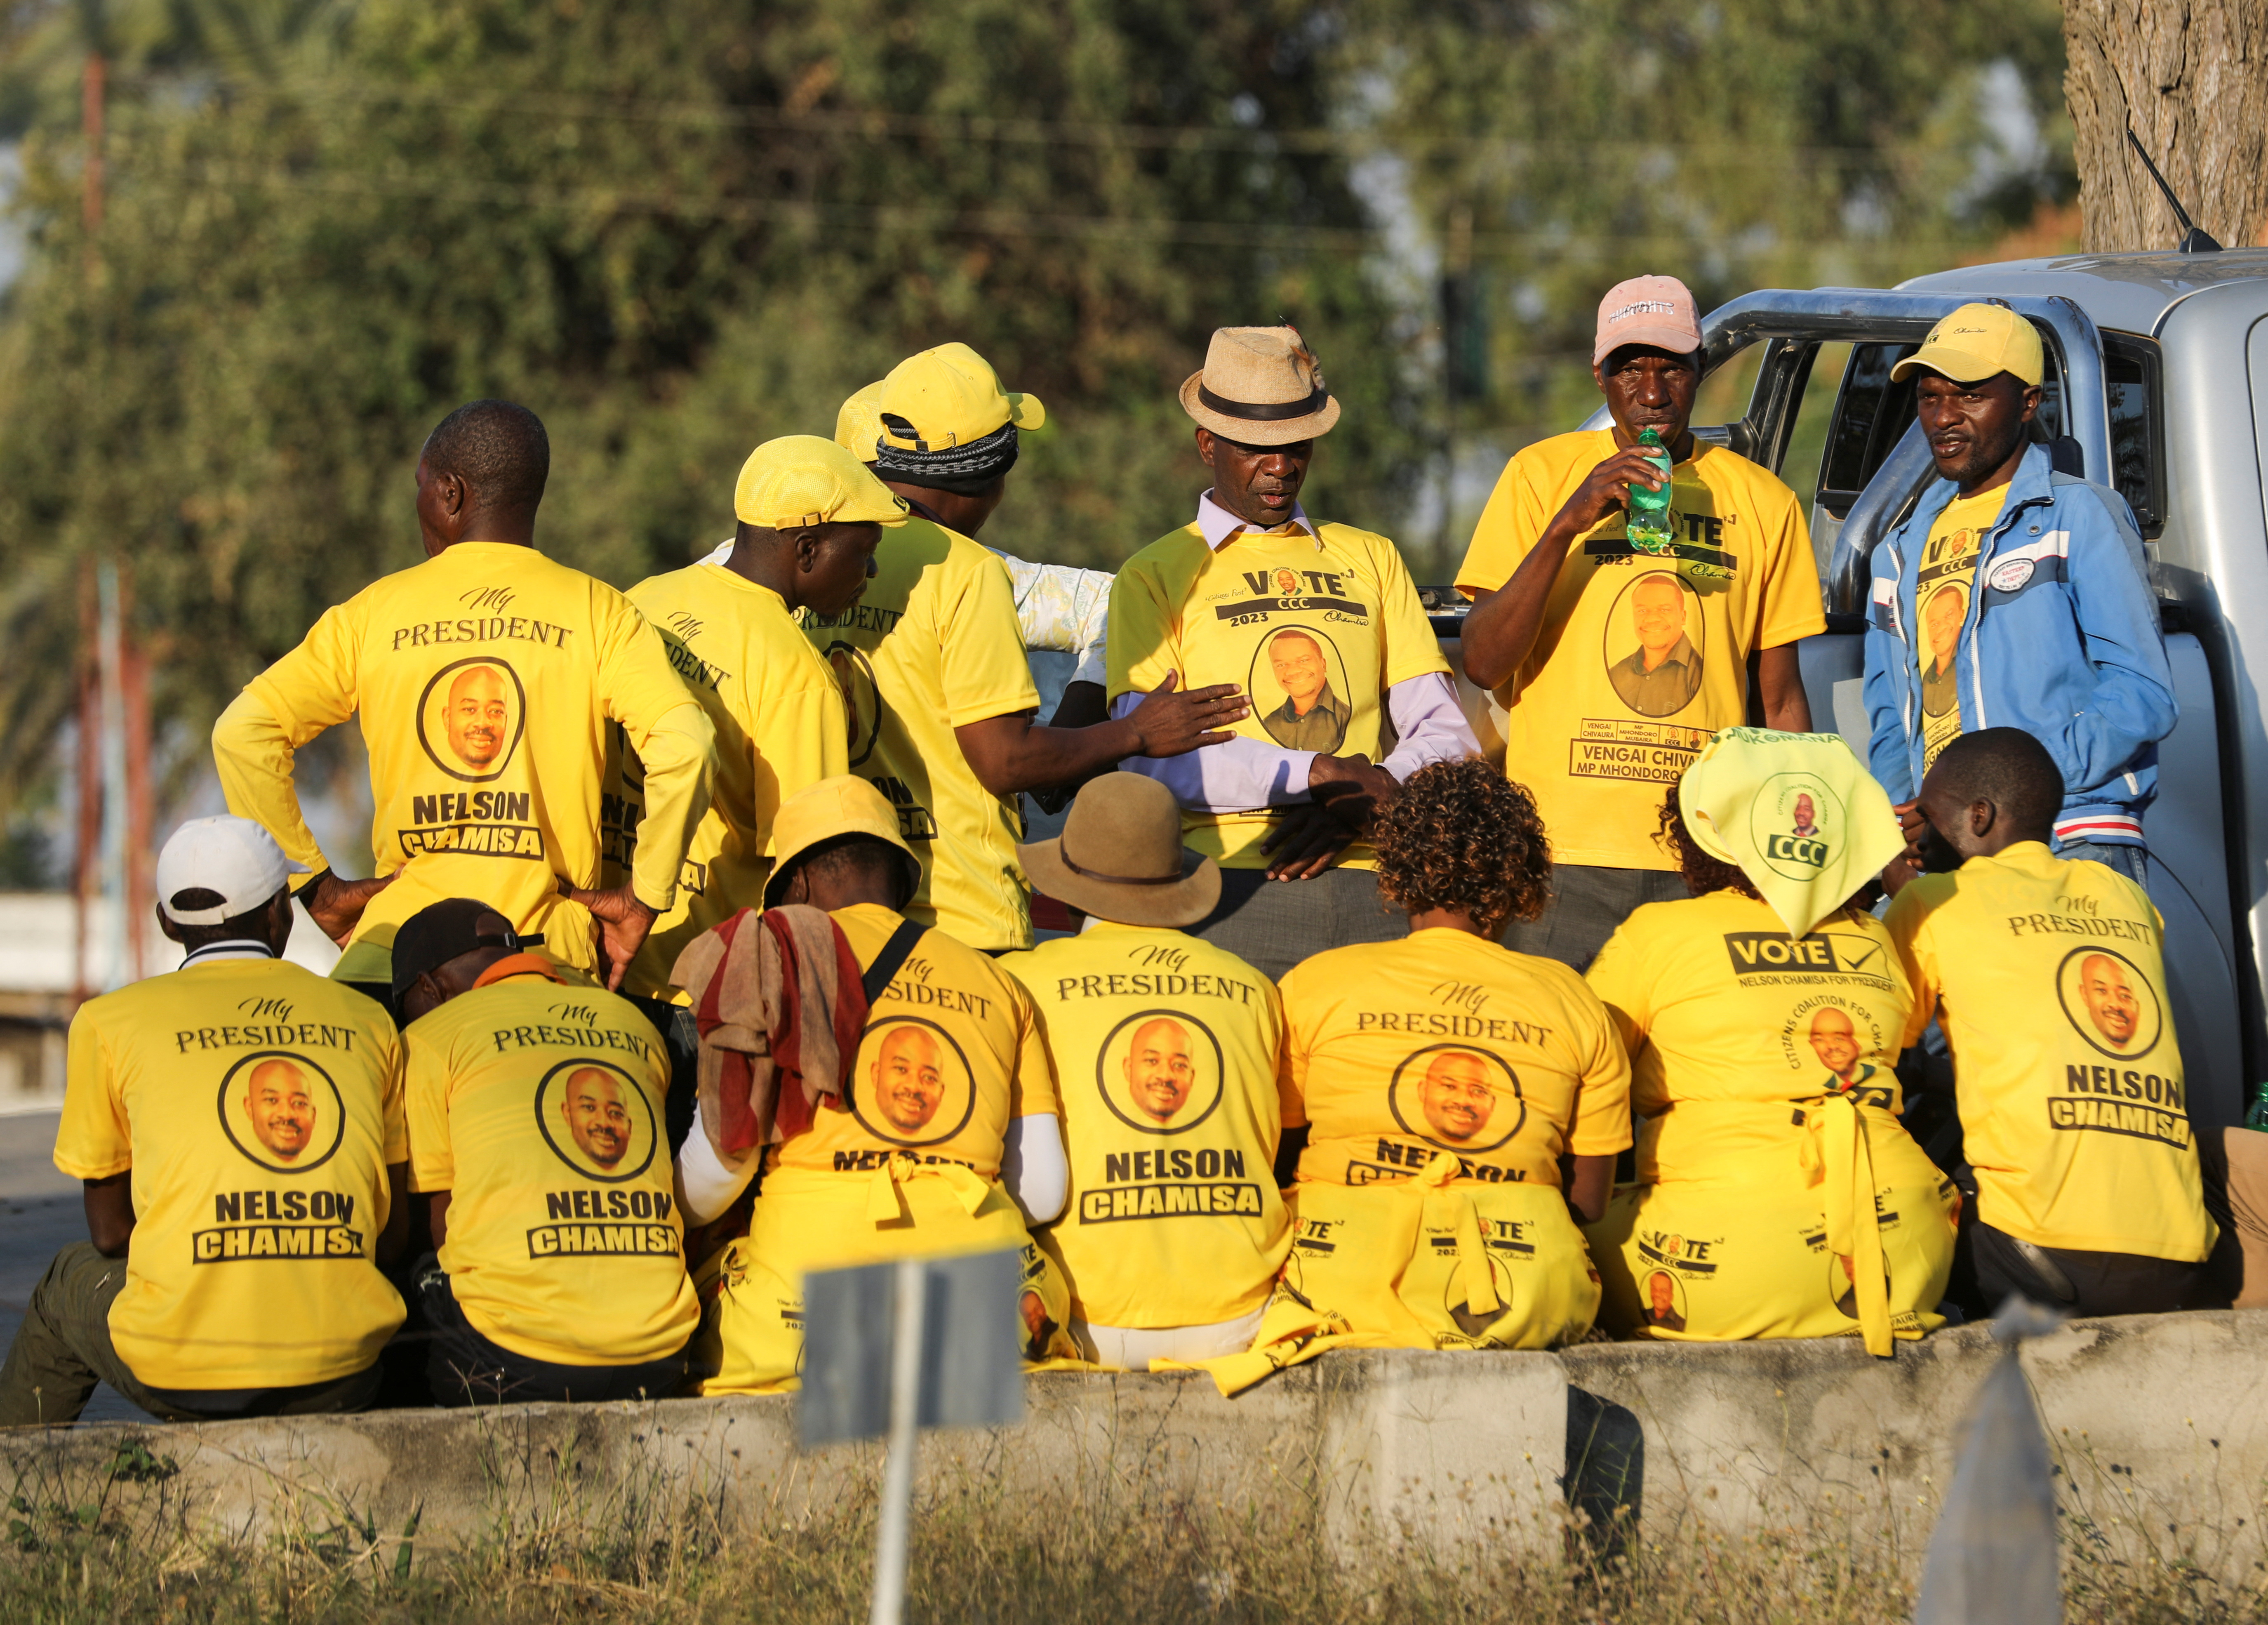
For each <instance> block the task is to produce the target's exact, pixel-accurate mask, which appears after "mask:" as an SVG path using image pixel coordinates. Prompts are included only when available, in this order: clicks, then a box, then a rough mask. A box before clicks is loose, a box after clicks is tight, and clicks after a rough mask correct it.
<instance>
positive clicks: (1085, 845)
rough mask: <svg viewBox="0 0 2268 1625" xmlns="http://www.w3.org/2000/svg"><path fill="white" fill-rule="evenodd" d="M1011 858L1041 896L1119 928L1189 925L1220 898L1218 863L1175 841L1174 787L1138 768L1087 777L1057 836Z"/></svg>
mask: <svg viewBox="0 0 2268 1625" xmlns="http://www.w3.org/2000/svg"><path fill="white" fill-rule="evenodd" d="M1016 856H1017V858H1018V860H1019V861H1021V862H1022V864H1023V866H1024V873H1025V874H1026V875H1029V876H1030V877H1031V882H1032V884H1033V885H1034V886H1035V887H1037V888H1038V889H1039V890H1041V891H1042V892H1044V893H1045V894H1046V895H1047V896H1049V897H1053V898H1055V899H1056V900H1057V902H1060V903H1067V904H1069V905H1071V907H1073V908H1075V909H1078V910H1079V912H1081V913H1086V914H1093V915H1094V916H1096V917H1097V918H1098V919H1101V920H1111V921H1113V922H1114V923H1116V924H1118V925H1122V926H1193V925H1195V924H1197V921H1198V920H1203V919H1204V917H1205V916H1206V915H1207V914H1210V913H1211V912H1212V911H1213V905H1215V904H1216V903H1219V901H1220V866H1219V864H1217V863H1215V862H1214V861H1212V860H1211V858H1207V857H1203V856H1200V855H1199V854H1198V853H1194V852H1191V851H1190V850H1189V848H1188V847H1186V846H1182V809H1181V805H1180V803H1179V802H1177V801H1175V800H1174V793H1173V792H1172V791H1171V790H1168V789H1167V788H1166V787H1165V786H1163V785H1161V784H1160V783H1159V782H1158V781H1157V780H1156V779H1145V778H1143V777H1142V775H1141V774H1139V773H1105V774H1103V775H1102V776H1101V778H1099V779H1088V780H1087V781H1086V784H1085V785H1084V786H1082V787H1080V789H1079V799H1078V800H1076V801H1073V802H1071V816H1069V817H1067V818H1065V819H1064V831H1063V834H1062V835H1061V836H1059V837H1058V838H1056V839H1054V840H1051V841H1034V842H1033V843H1032V844H1031V845H1029V846H1019V847H1017V848H1016Z"/></svg>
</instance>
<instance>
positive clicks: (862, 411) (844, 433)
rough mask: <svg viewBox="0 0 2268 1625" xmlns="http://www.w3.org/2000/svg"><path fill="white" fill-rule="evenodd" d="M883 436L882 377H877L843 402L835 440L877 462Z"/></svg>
mask: <svg viewBox="0 0 2268 1625" xmlns="http://www.w3.org/2000/svg"><path fill="white" fill-rule="evenodd" d="M881 438H882V380H880V379H879V378H878V379H876V380H874V381H873V383H871V384H868V385H867V386H866V387H865V388H864V389H861V390H859V391H858V394H856V395H852V396H851V398H850V399H849V400H847V401H845V402H843V407H842V410H839V411H837V412H836V414H835V443H836V445H837V446H840V447H842V448H843V450H844V451H847V452H849V453H850V454H851V455H852V456H853V457H856V458H857V459H858V461H859V462H873V461H874V442H875V441H877V440H879V439H881Z"/></svg>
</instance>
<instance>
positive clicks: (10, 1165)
mask: <svg viewBox="0 0 2268 1625" xmlns="http://www.w3.org/2000/svg"><path fill="white" fill-rule="evenodd" d="M59 1115H60V1113H58V1112H19V1113H16V1114H14V1115H11V1116H7V1117H0V1343H12V1342H13V1341H15V1338H16V1327H17V1326H18V1323H19V1322H21V1321H22V1319H23V1318H24V1306H25V1304H27V1303H28V1302H30V1301H31V1296H32V1289H33V1287H35V1286H37V1285H39V1283H40V1276H41V1275H43V1274H46V1273H47V1269H48V1260H49V1259H52V1258H54V1257H55V1254H56V1252H59V1251H60V1250H61V1249H62V1248H63V1246H64V1245H66V1244H68V1243H70V1242H74V1241H85V1239H86V1216H85V1213H84V1212H83V1211H82V1209H81V1208H80V1207H79V1198H78V1181H77V1180H76V1179H72V1178H66V1177H65V1176H63V1174H61V1173H58V1172H56V1171H55V1163H53V1162H51V1161H49V1160H48V1158H49V1154H50V1153H51V1152H53V1151H54V1149H55V1120H56V1119H57V1117H58V1116H59ZM84 1420H85V1421H87V1422H144V1421H147V1420H149V1418H148V1417H147V1415H146V1414H144V1412H143V1411H142V1409H141V1408H140V1407H138V1406H135V1405H132V1404H129V1403H128V1401H127V1400H126V1398H125V1396H124V1395H122V1394H121V1393H120V1392H118V1391H117V1390H116V1389H114V1388H113V1387H112V1386H111V1385H109V1384H108V1383H105V1384H104V1385H102V1386H101V1387H99V1388H97V1389H96V1390H95V1391H94V1399H93V1400H92V1402H91V1403H90V1404H89V1405H88V1406H87V1407H86V1414H85V1417H84Z"/></svg>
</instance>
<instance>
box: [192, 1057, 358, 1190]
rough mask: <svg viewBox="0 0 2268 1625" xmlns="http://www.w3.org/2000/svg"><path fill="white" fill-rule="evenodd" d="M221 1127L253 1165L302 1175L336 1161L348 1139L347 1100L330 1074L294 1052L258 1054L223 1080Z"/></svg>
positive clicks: (240, 1063)
mask: <svg viewBox="0 0 2268 1625" xmlns="http://www.w3.org/2000/svg"><path fill="white" fill-rule="evenodd" d="M218 1104H219V1107H220V1126H221V1132H222V1133H223V1134H226V1135H227V1136H228V1142H229V1144H231V1145H232V1146H234V1147H235V1148H236V1149H237V1150H238V1151H239V1152H240V1153H242V1155H243V1156H244V1157H245V1159H246V1160H247V1161H248V1162H253V1163H258V1164H259V1165H260V1166H261V1167H262V1168H265V1169H266V1170H268V1171H269V1172H270V1173H280V1174H298V1173H306V1172H307V1171H309V1170H310V1169H314V1168H320V1167H321V1166H322V1165H323V1164H324V1163H328V1162H329V1161H330V1160H331V1158H332V1156H334V1155H335V1153H336V1152H337V1150H338V1149H339V1142H340V1141H342V1140H343V1139H345V1138H346V1132H347V1108H346V1102H345V1100H344V1099H342V1097H340V1094H339V1086H338V1085H337V1084H335V1083H334V1082H331V1075H330V1074H329V1073H328V1072H326V1071H324V1070H323V1069H322V1068H321V1067H319V1066H317V1065H316V1064H315V1063H314V1062H313V1061H312V1060H308V1059H307V1058H306V1056H305V1055H296V1054H293V1053H291V1051H289V1050H254V1052H253V1053H251V1054H249V1055H247V1056H246V1057H244V1059H243V1060H239V1061H238V1062H237V1063H236V1065H234V1066H232V1067H230V1068H229V1069H228V1071H227V1073H226V1074H225V1075H224V1076H223V1077H222V1078H221V1081H220V1097H219V1103H218Z"/></svg>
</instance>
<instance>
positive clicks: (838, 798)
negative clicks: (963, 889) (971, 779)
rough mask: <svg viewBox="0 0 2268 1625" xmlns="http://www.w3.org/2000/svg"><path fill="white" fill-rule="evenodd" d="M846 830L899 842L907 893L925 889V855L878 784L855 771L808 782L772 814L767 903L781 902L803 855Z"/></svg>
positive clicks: (765, 893)
mask: <svg viewBox="0 0 2268 1625" xmlns="http://www.w3.org/2000/svg"><path fill="white" fill-rule="evenodd" d="M845 835H870V836H872V837H873V838H874V839H876V840H878V841H886V842H887V843H888V844H889V845H891V846H895V847H896V848H897V849H898V851H899V853H901V854H902V856H903V857H904V859H905V872H906V895H907V896H909V897H911V896H912V895H913V894H914V893H915V892H917V891H919V890H921V878H922V869H921V860H920V859H919V858H917V857H916V856H914V849H913V848H912V847H910V846H907V845H906V841H905V837H903V836H902V835H900V834H899V833H898V815H897V814H896V813H895V811H894V810H892V809H891V807H890V804H889V802H887V801H884V800H883V799H882V793H881V792H880V790H877V789H876V788H874V787H873V785H871V784H868V783H867V782H866V781H865V779H860V778H858V777H857V776H856V775H854V774H851V773H839V774H837V775H836V777H834V778H832V779H821V780H820V781H819V782H818V783H817V784H814V785H806V786H805V787H803V788H802V789H800V790H798V791H797V792H796V793H795V794H793V795H791V796H789V797H788V798H787V800H785V801H782V802H781V803H780V806H779V811H778V812H777V813H775V814H773V815H772V872H771V874H770V875H769V876H768V877H767V878H766V879H765V881H764V897H763V903H764V906H765V907H766V908H774V907H777V906H778V904H779V900H780V891H781V889H782V888H783V887H784V885H785V884H786V883H787V877H788V871H789V870H790V869H791V868H794V867H795V861H796V860H797V859H798V858H800V857H802V856H803V855H804V854H805V853H808V852H809V851H810V850H811V849H812V848H813V847H814V846H822V845H824V844H826V843H827V842H828V841H832V840H835V839H837V838H840V837H842V836H845Z"/></svg>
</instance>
